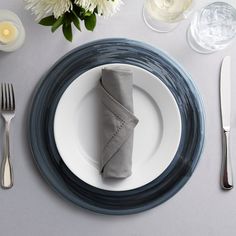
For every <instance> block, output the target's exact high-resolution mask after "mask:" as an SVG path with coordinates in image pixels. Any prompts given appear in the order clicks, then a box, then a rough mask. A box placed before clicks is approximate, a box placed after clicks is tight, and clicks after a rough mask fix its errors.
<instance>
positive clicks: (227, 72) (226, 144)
mask: <svg viewBox="0 0 236 236" xmlns="http://www.w3.org/2000/svg"><path fill="white" fill-rule="evenodd" d="M220 101H221V118H222V128H223V129H222V131H223V139H222V141H223V143H222V144H223V159H222V168H221V187H222V189H224V190H230V189H232V188H233V173H232V166H231V160H230V113H231V58H230V57H229V56H226V57H225V58H224V60H223V62H222V66H221V79H220Z"/></svg>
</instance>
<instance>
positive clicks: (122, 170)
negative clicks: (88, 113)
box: [99, 69, 138, 178]
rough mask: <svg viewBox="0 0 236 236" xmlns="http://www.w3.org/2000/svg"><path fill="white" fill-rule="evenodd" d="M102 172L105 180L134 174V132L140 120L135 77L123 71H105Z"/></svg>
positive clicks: (102, 83) (102, 92)
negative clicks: (135, 110) (136, 113)
mask: <svg viewBox="0 0 236 236" xmlns="http://www.w3.org/2000/svg"><path fill="white" fill-rule="evenodd" d="M99 86H100V90H101V99H102V109H103V111H102V113H103V122H102V126H103V127H102V128H103V129H102V147H103V148H102V154H101V169H100V171H101V173H102V176H103V177H104V178H126V177H128V176H130V175H131V173H132V172H131V167H132V151H133V133H134V128H135V126H136V125H137V123H138V119H137V118H136V117H135V116H134V115H133V93H132V91H133V75H132V72H131V71H129V70H124V69H112V70H111V69H103V70H102V78H101V80H100V84H99Z"/></svg>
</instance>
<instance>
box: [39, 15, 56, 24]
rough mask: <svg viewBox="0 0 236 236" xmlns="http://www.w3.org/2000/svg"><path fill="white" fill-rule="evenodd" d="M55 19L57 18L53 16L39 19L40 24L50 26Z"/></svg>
mask: <svg viewBox="0 0 236 236" xmlns="http://www.w3.org/2000/svg"><path fill="white" fill-rule="evenodd" d="M56 21H57V19H56V18H55V17H54V16H47V17H45V18H43V19H41V20H40V21H39V24H40V25H44V26H51V25H53V24H54V23H55V22H56Z"/></svg>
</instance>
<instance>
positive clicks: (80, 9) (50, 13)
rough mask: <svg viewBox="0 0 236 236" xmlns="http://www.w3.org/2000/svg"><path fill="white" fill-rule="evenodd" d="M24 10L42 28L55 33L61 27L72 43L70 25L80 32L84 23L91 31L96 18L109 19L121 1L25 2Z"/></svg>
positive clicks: (71, 0)
mask: <svg viewBox="0 0 236 236" xmlns="http://www.w3.org/2000/svg"><path fill="white" fill-rule="evenodd" d="M25 2H26V9H28V10H31V11H32V13H33V14H34V15H35V16H36V21H38V22H39V24H41V25H44V26H50V27H51V31H52V32H55V31H56V30H57V29H58V28H59V27H62V31H63V34H64V36H65V38H66V39H67V40H69V41H72V38H73V34H72V25H74V27H76V28H77V29H78V30H79V31H81V27H80V23H81V21H84V25H85V28H86V29H87V30H89V31H93V30H94V28H95V26H96V18H97V17H96V16H105V17H109V16H112V15H113V14H115V13H116V12H117V11H118V10H119V8H120V6H121V4H123V2H122V0H25Z"/></svg>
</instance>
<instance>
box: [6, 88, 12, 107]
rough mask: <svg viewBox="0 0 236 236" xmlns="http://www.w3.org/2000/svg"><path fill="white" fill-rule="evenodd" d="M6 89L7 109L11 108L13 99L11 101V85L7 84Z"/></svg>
mask: <svg viewBox="0 0 236 236" xmlns="http://www.w3.org/2000/svg"><path fill="white" fill-rule="evenodd" d="M7 90H8V100H9V110H10V111H12V110H13V101H12V90H11V85H10V84H7Z"/></svg>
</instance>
